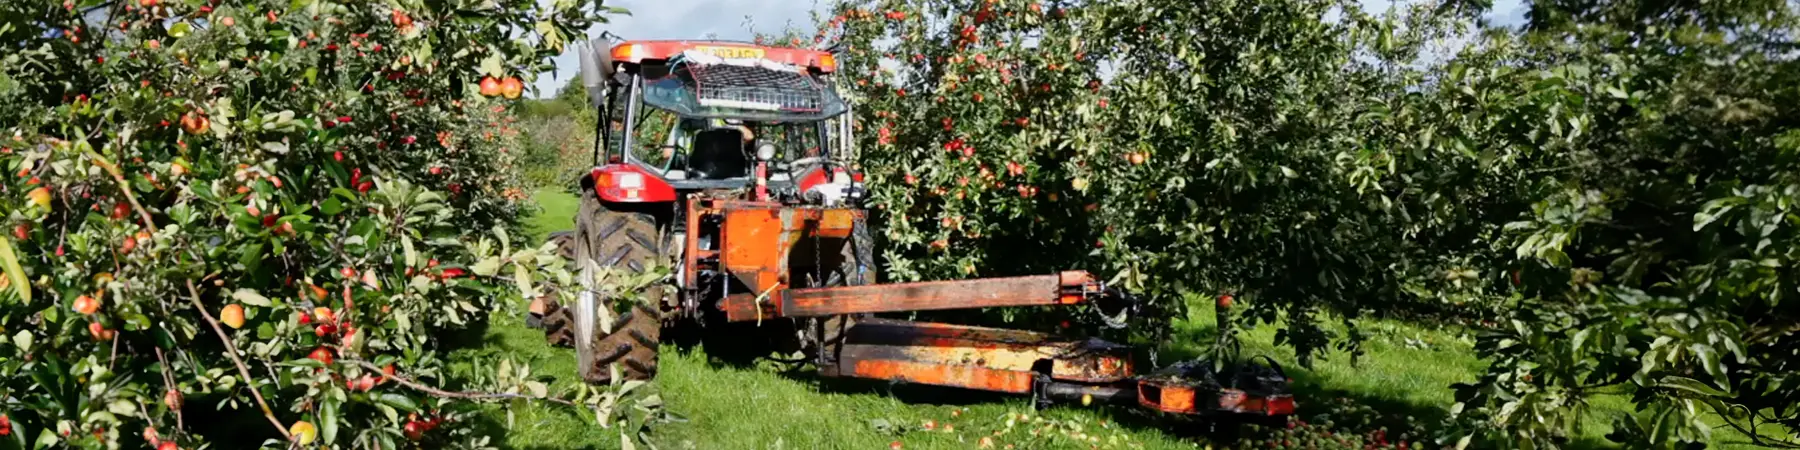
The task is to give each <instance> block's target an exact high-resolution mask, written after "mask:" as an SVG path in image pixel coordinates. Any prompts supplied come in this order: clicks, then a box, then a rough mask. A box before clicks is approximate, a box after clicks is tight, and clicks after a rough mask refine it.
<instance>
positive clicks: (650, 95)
mask: <svg viewBox="0 0 1800 450" xmlns="http://www.w3.org/2000/svg"><path fill="white" fill-rule="evenodd" d="M612 56H613V58H614V61H619V62H624V63H626V64H635V65H642V66H643V69H642V70H639V71H638V73H639V74H640V75H642V76H644V97H643V99H644V103H645V104H646V105H649V106H652V107H655V108H658V109H664V110H668V111H671V112H674V113H675V114H677V115H680V116H682V117H688V118H728V119H743V120H753V121H814V120H824V119H827V118H830V117H833V116H836V115H838V114H842V113H843V112H844V111H846V110H847V109H848V106H847V105H845V103H844V100H843V98H842V97H840V96H838V94H837V92H836V90H835V89H832V87H831V84H830V83H829V82H827V81H826V80H825V79H824V78H823V76H824V75H825V74H826V73H829V69H834V68H835V62H834V61H833V60H832V56H831V54H829V53H826V52H820V51H813V50H800V49H784V48H773V47H763V46H752V45H745V44H737V43H721V42H688V41H629V42H626V43H623V44H619V45H618V46H615V47H613V54H612ZM652 64H654V65H655V66H657V67H656V69H657V70H651V69H650V67H652V66H651V65H652Z"/></svg>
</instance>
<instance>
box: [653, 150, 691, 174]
mask: <svg viewBox="0 0 1800 450" xmlns="http://www.w3.org/2000/svg"><path fill="white" fill-rule="evenodd" d="M663 149H674V150H675V151H673V152H670V153H669V159H668V160H665V161H663V164H662V165H663V167H662V169H663V171H668V170H669V169H671V168H672V167H670V166H671V165H673V164H675V156H676V155H681V154H685V153H687V150H686V149H683V148H681V146H679V145H674V144H663V145H658V146H656V150H657V151H658V152H661V151H662V150H663Z"/></svg>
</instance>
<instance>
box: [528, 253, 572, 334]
mask: <svg viewBox="0 0 1800 450" xmlns="http://www.w3.org/2000/svg"><path fill="white" fill-rule="evenodd" d="M549 240H550V242H551V243H554V244H556V253H557V254H558V255H562V257H563V259H565V260H568V261H570V262H571V265H573V262H574V261H575V233H574V232H573V231H558V232H554V233H550V239H549ZM559 297H560V296H559V295H557V294H556V293H555V292H549V293H546V294H544V295H543V296H541V297H538V299H537V300H535V301H533V302H532V303H531V307H530V308H528V309H527V311H526V315H525V325H526V326H529V327H532V328H541V329H543V330H544V343H546V344H549V345H550V346H552V347H574V346H575V314H574V310H571V309H569V308H565V307H563V305H562V304H561V303H560V302H558V301H557V299H558V298H559Z"/></svg>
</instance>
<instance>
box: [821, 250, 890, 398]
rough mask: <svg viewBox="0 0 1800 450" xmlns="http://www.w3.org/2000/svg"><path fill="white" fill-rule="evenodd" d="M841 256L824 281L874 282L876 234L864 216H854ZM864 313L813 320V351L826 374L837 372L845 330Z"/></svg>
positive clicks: (845, 283)
mask: <svg viewBox="0 0 1800 450" xmlns="http://www.w3.org/2000/svg"><path fill="white" fill-rule="evenodd" d="M842 258H843V263H842V265H840V266H839V267H838V270H837V272H838V273H837V274H835V275H836V276H834V277H831V278H833V280H831V281H828V282H827V284H831V285H838V286H866V285H871V284H875V283H876V281H875V274H876V273H877V272H878V271H877V270H876V268H875V236H874V233H873V232H872V231H871V230H870V229H869V226H868V223H867V222H866V221H865V220H864V219H860V218H859V219H856V222H855V223H854V224H853V225H852V228H851V230H850V239H849V240H848V241H846V242H844V249H843V253H842ZM832 281H835V282H832ZM863 317H868V315H867V314H857V315H835V316H830V317H824V318H821V319H816V320H815V321H814V324H815V326H816V327H817V328H815V329H814V331H813V332H814V335H815V336H818V338H817V339H818V343H817V344H816V346H815V349H814V351H816V352H818V363H819V365H820V366H821V367H822V368H823V370H824V371H825V372H826V373H827V374H832V375H835V374H836V372H837V367H836V366H837V361H838V356H840V354H841V353H842V352H843V348H844V345H843V344H844V342H843V341H844V337H845V334H846V332H848V331H849V330H850V327H853V326H856V319H858V318H863Z"/></svg>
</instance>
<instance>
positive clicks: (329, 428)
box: [319, 400, 338, 443]
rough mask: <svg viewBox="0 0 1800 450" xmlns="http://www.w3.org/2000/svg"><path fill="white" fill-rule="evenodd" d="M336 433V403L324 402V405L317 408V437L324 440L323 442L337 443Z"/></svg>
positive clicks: (331, 401) (332, 401)
mask: <svg viewBox="0 0 1800 450" xmlns="http://www.w3.org/2000/svg"><path fill="white" fill-rule="evenodd" d="M337 432H338V402H337V401H334V400H325V402H324V404H323V405H322V406H320V407H319V437H320V438H322V439H324V442H327V443H330V442H334V441H337Z"/></svg>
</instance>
